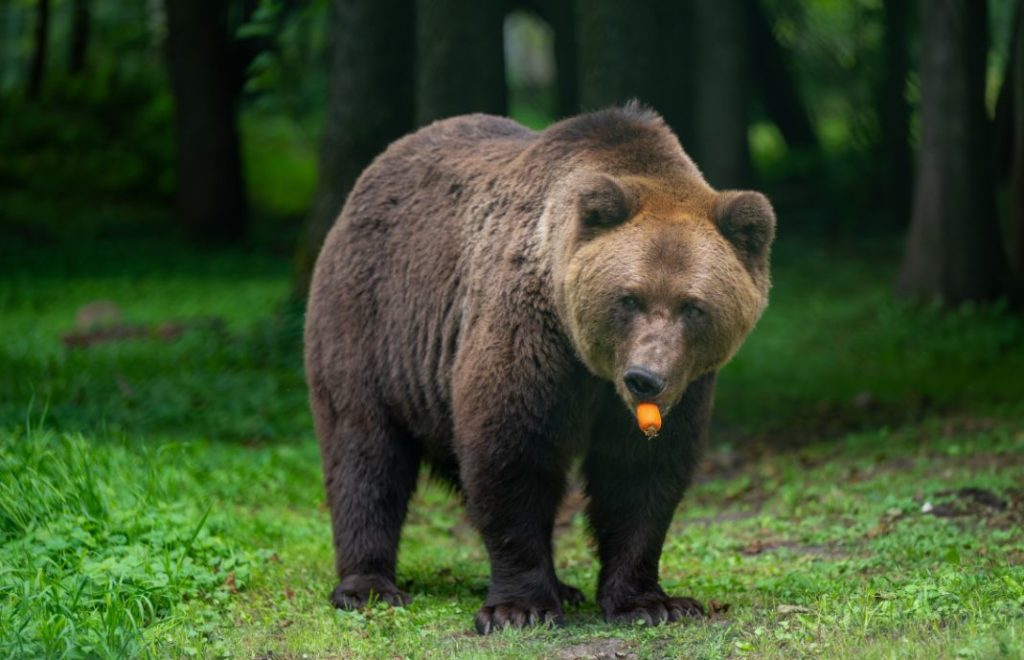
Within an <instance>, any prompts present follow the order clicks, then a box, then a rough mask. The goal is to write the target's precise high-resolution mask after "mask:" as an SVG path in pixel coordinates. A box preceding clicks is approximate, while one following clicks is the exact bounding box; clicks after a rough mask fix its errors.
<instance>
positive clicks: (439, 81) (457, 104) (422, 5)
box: [415, 0, 507, 125]
mask: <svg viewBox="0 0 1024 660" xmlns="http://www.w3.org/2000/svg"><path fill="white" fill-rule="evenodd" d="M506 8H507V5H506V3H505V2H495V1H490V0H488V1H486V2H483V1H481V0H419V1H418V2H417V3H416V11H415V13H416V120H417V122H418V123H419V124H420V125H424V124H429V123H430V122H432V121H434V120H436V119H441V118H443V117H451V116H454V115H461V114H465V113H468V112H486V113H490V114H497V115H503V114H505V112H506V106H507V98H506V97H507V90H506V85H505V50H504V39H503V23H504V19H505V9H506Z"/></svg>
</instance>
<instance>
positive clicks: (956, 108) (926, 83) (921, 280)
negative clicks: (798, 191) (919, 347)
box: [896, 0, 1009, 305]
mask: <svg viewBox="0 0 1024 660" xmlns="http://www.w3.org/2000/svg"><path fill="white" fill-rule="evenodd" d="M921 12H922V13H921V31H922V43H921V151H920V158H919V163H918V176H917V182H916V186H915V190H914V202H913V206H914V208H913V214H912V219H911V225H910V232H909V236H908V238H907V244H906V248H905V253H904V258H903V264H902V267H901V269H900V272H899V275H898V278H897V282H896V290H897V293H898V294H900V295H902V296H903V297H906V298H911V299H915V300H937V301H940V302H942V303H945V304H947V305H957V304H960V303H963V302H966V301H975V300H977V301H983V300H992V299H996V298H999V297H1002V296H1004V295H1007V294H1008V293H1009V277H1008V269H1007V265H1006V256H1005V253H1004V251H1003V245H1002V241H1001V240H1000V232H999V224H998V219H997V217H996V207H995V186H994V182H993V176H992V167H991V165H992V157H991V153H992V152H991V144H990V136H989V128H990V126H989V122H988V117H987V115H986V112H985V99H984V91H985V59H986V55H987V48H988V38H987V37H988V32H987V30H988V26H987V13H988V12H987V5H986V3H984V2H976V1H975V0H934V1H929V2H924V3H921Z"/></svg>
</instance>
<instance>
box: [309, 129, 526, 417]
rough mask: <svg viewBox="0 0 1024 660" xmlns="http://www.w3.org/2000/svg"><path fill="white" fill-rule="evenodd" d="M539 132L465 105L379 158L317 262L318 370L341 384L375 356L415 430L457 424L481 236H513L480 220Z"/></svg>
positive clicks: (313, 350) (314, 363) (313, 368)
mask: <svg viewBox="0 0 1024 660" xmlns="http://www.w3.org/2000/svg"><path fill="white" fill-rule="evenodd" d="M536 136H537V134H536V133H535V132H533V131H531V130H529V129H527V128H525V127H523V126H521V125H519V124H517V123H516V122H514V121H511V120H509V119H505V118H502V117H493V116H488V115H466V116H461V117H455V118H451V119H446V120H442V121H438V122H435V123H433V124H431V125H430V126H427V127H425V128H423V129H421V130H419V131H417V132H415V133H412V134H410V135H408V136H406V137H404V138H402V139H400V140H398V141H396V142H395V143H393V144H392V145H391V146H390V147H388V148H387V149H386V150H385V151H384V152H383V153H382V154H381V155H380V156H378V157H377V158H376V159H375V160H374V161H373V163H372V164H371V165H370V166H369V167H368V168H367V169H366V170H365V171H364V172H363V174H362V175H361V176H360V178H359V180H358V182H357V183H356V185H355V187H354V188H353V190H352V192H351V194H350V195H349V198H348V200H347V201H346V203H345V207H344V209H343V211H342V213H341V215H340V217H339V218H338V221H337V222H336V224H335V226H334V227H332V229H331V231H330V233H329V234H328V237H327V239H326V241H325V243H324V247H323V249H322V251H321V255H320V257H319V259H318V262H317V268H316V272H315V274H314V278H313V284H312V287H311V290H310V299H309V307H308V310H307V331H306V342H307V370H308V371H310V374H309V376H310V378H311V379H316V378H320V379H328V380H333V381H335V382H336V383H337V385H339V386H341V385H342V383H346V382H347V383H350V382H351V380H350V378H351V375H350V374H347V373H346V372H347V371H348V370H349V369H358V368H365V366H364V365H367V364H373V365H375V367H374V368H376V369H379V370H381V373H382V374H383V375H381V376H380V377H379V379H380V381H381V382H380V383H378V384H375V385H378V386H379V388H380V389H381V390H383V391H381V392H380V396H382V397H384V398H385V399H386V400H387V401H388V403H389V404H390V405H391V406H392V407H394V408H398V409H399V410H400V411H401V412H402V413H403V414H402V416H403V417H404V418H405V419H406V422H407V424H408V425H410V426H411V427H414V428H411V429H410V430H412V431H413V432H414V433H416V434H417V435H424V436H431V435H435V434H443V433H445V432H447V429H445V428H443V427H444V426H445V424H446V422H447V419H448V410H449V392H448V389H449V383H448V379H449V376H450V371H451V366H452V361H453V360H454V354H455V349H456V345H457V339H458V332H459V326H460V322H461V314H462V309H463V304H462V303H463V301H464V299H465V297H466V295H467V294H466V292H467V290H468V289H469V288H471V287H472V283H471V282H467V281H466V280H467V263H468V261H469V259H470V256H471V255H472V253H473V251H474V249H476V248H477V247H478V246H479V244H480V242H481V241H483V242H486V243H487V244H488V246H489V247H488V249H490V247H500V246H501V245H502V241H501V240H500V239H496V237H495V236H493V235H488V232H486V231H485V232H480V231H479V229H480V227H478V226H474V223H475V222H476V220H478V219H479V218H481V217H483V216H484V215H486V209H484V208H482V207H484V206H487V205H488V204H492V203H493V200H494V199H495V198H496V197H497V196H499V195H500V192H499V191H498V190H497V189H500V187H501V186H502V185H503V182H505V181H507V179H508V176H509V171H510V169H511V168H512V167H513V163H514V161H515V160H516V159H517V158H519V157H520V156H521V154H522V153H523V151H524V150H525V149H526V148H527V147H528V146H529V145H530V144H532V143H533V141H534V140H535V138H536ZM323 356H328V357H327V359H324V357H323ZM331 389H333V388H331ZM417 427H418V428H417Z"/></svg>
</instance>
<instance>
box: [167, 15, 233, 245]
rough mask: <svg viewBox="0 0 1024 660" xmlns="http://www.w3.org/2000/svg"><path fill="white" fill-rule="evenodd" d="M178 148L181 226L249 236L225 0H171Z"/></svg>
mask: <svg viewBox="0 0 1024 660" xmlns="http://www.w3.org/2000/svg"><path fill="white" fill-rule="evenodd" d="M166 6H167V24H168V47H169V55H170V73H171V88H172V90H173V92H174V105H175V112H174V114H175V133H176V146H177V167H176V174H177V193H178V222H179V224H180V225H181V227H182V228H183V229H184V230H185V232H186V233H187V234H188V235H190V236H191V237H192V238H194V239H201V240H215V241H224V240H231V239H237V238H239V237H241V236H242V235H243V234H244V233H245V229H246V221H247V209H246V202H245V189H244V182H243V179H242V165H241V157H240V153H239V139H238V126H237V107H236V106H237V93H238V86H237V84H236V83H237V81H236V79H235V76H234V68H233V57H232V52H231V48H230V41H229V38H230V37H229V35H228V30H227V9H228V2H227V0H166Z"/></svg>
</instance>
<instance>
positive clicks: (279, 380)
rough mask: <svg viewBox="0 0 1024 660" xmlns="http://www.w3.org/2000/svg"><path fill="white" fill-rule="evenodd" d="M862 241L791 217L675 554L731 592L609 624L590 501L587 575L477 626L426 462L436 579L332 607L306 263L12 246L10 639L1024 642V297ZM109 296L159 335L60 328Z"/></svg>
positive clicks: (481, 573)
mask: <svg viewBox="0 0 1024 660" xmlns="http://www.w3.org/2000/svg"><path fill="white" fill-rule="evenodd" d="M849 250H850V252H849V253H844V252H843V251H842V250H840V249H838V248H835V247H834V246H833V247H830V248H829V249H828V250H823V249H819V248H817V247H815V246H813V245H810V244H806V243H799V242H787V239H786V238H783V242H782V245H781V246H780V249H779V251H778V255H777V259H776V264H777V265H776V288H775V291H774V294H773V295H774V298H773V302H772V306H771V308H770V310H769V312H768V314H767V315H766V317H765V318H764V320H763V323H762V324H761V326H760V327H759V328H758V330H757V331H756V332H755V334H754V336H753V337H752V338H751V340H750V341H749V342H748V344H747V346H746V347H745V348H744V350H743V351H742V352H741V354H740V355H739V356H738V357H737V358H736V360H735V362H734V363H733V364H732V365H731V366H729V367H728V368H727V369H726V370H725V372H724V373H723V375H722V378H721V386H720V391H719V397H718V406H717V413H716V421H715V426H714V429H713V446H712V449H711V451H710V452H709V457H708V460H707V465H706V469H705V470H704V472H703V474H702V476H701V480H700V483H699V484H698V485H697V486H695V488H694V489H693V490H692V491H691V493H690V495H689V496H688V497H687V500H686V501H685V502H684V504H683V506H682V507H681V509H680V511H679V513H678V515H677V516H676V520H675V523H674V525H673V528H672V531H671V533H670V535H669V541H668V543H667V545H666V548H665V554H664V557H663V561H662V575H663V579H664V583H665V586H666V587H667V588H668V589H669V590H670V591H675V592H679V593H681V594H688V595H693V596H696V597H697V598H699V599H702V600H705V601H715V604H716V608H715V609H716V613H715V614H714V615H713V616H712V617H711V618H710V619H709V620H707V621H706V622H702V623H688V624H682V625H673V626H664V627H659V628H654V629H644V628H621V627H612V626H609V625H606V624H605V623H603V622H602V621H601V619H600V617H599V614H598V611H597V608H596V606H595V605H594V604H593V591H594V582H595V579H596V575H597V571H598V566H597V564H596V562H595V559H594V557H593V553H592V551H591V548H590V546H589V544H588V540H587V535H586V530H585V523H584V521H583V520H582V516H580V515H577V512H578V509H579V502H578V501H572V502H570V504H569V506H567V507H566V509H565V512H564V515H563V516H562V518H561V519H560V524H559V529H558V536H557V541H556V545H557V563H558V567H559V570H560V573H561V575H562V577H563V579H565V580H567V581H569V582H571V583H574V584H577V585H578V586H580V587H581V588H583V589H584V591H585V592H586V593H587V595H588V598H589V599H590V600H589V602H588V603H587V604H585V605H584V606H583V607H582V608H581V609H579V610H577V611H573V612H570V613H569V615H568V617H567V625H566V626H565V627H564V628H562V629H560V630H547V629H540V630H529V631H522V632H520V631H507V632H504V633H501V634H498V635H495V636H492V637H488V638H480V637H477V636H476V635H475V634H472V633H471V632H470V630H471V622H472V616H473V613H474V612H475V610H476V608H477V607H478V606H479V604H480V602H481V599H482V598H483V595H484V593H485V590H486V585H487V565H486V562H485V560H484V552H483V549H482V545H481V544H480V542H479V540H478V539H477V537H476V535H475V533H474V532H473V531H472V529H471V528H470V527H469V525H468V524H467V522H466V521H465V518H464V515H463V513H462V509H461V506H460V505H459V504H458V502H457V501H456V500H455V498H453V497H452V496H451V495H450V494H449V493H447V492H446V491H445V490H444V489H442V488H440V487H438V486H436V485H432V484H430V483H428V482H426V481H424V483H423V487H422V488H421V490H420V491H419V493H418V494H417V496H416V500H415V502H414V505H413V507H412V512H411V514H410V519H409V522H408V524H407V527H406V529H405V533H404V537H403V542H402V548H401V560H400V568H399V573H400V580H401V581H402V582H403V583H405V584H406V585H407V587H408V588H409V589H410V590H411V592H412V593H413V594H414V596H415V598H416V600H415V602H414V603H413V604H412V605H411V606H410V607H408V608H405V609H387V608H384V607H372V608H370V609H368V610H367V611H364V612H354V613H340V612H336V611H334V610H332V609H331V608H330V607H329V605H328V603H327V600H326V597H327V594H328V592H329V589H330V588H331V586H333V582H332V579H333V577H332V574H331V573H332V571H331V549H330V540H329V529H328V524H327V515H326V512H325V510H324V506H323V497H322V493H321V486H320V476H319V460H318V455H317V451H316V446H315V441H314V439H313V436H312V432H311V424H310V419H309V415H308V413H307V410H306V403H305V392H304V387H303V384H302V375H301V371H300V367H301V365H300V360H299V342H298V338H299V334H298V330H299V323H298V322H297V321H296V320H294V319H293V320H291V321H289V320H284V321H282V320H273V319H274V318H275V317H274V316H273V315H272V312H273V311H274V310H275V309H276V308H277V306H278V304H279V301H280V300H281V299H282V297H283V296H284V294H285V293H286V291H287V277H288V266H289V264H288V262H287V259H286V258H281V257H277V256H274V255H273V254H271V253H265V252H262V251H254V252H216V253H204V254H196V253H193V252H189V251H187V250H185V249H183V248H180V247H176V246H175V244H174V243H173V242H168V241H166V240H163V239H161V238H159V237H158V238H155V239H151V240H149V241H140V240H127V239H117V238H106V239H104V238H96V239H95V240H93V241H91V242H89V243H87V244H85V245H84V246H78V247H76V248H75V249H69V248H68V247H65V246H60V245H58V246H55V247H53V248H52V249H49V250H46V251H41V250H38V249H37V250H27V249H24V248H23V247H20V246H19V245H17V244H16V243H12V242H8V243H5V245H4V247H2V248H0V282H2V285H0V655H4V656H8V655H18V656H39V655H64V654H67V655H73V656H81V655H100V656H124V655H133V656H134V655H143V654H147V653H149V654H153V655H159V656H164V655H193V654H198V655H203V656H221V655H233V656H242V657H252V656H258V657H304V656H306V655H308V656H311V657H321V656H335V657H337V656H359V657H361V656H372V657H378V656H379V657H385V656H386V657H394V656H431V657H435V656H455V655H459V656H470V657H524V656H525V657H532V656H536V657H551V656H562V657H600V656H607V657H628V656H629V655H630V654H635V655H636V656H638V657H680V656H683V657H696V656H699V657H722V656H758V657H760V656H768V657H790V656H793V655H803V656H836V655H840V656H864V657H904V656H912V657H927V658H931V657H940V656H944V657H953V656H963V657H986V658H987V657H999V656H1004V657H1022V656H1024V531H1022V530H1024V379H1022V378H1021V377H1020V374H1021V373H1024V321H1022V320H1021V319H1020V318H1019V317H1017V318H1014V317H1012V316H1011V315H1010V314H1008V313H1006V312H1005V311H1003V310H1000V309H998V308H978V309H967V310H963V311H960V312H955V313H941V312H939V311H937V310H931V309H923V310H921V309H911V308H908V307H905V306H901V305H898V304H895V303H893V302H891V301H890V300H889V297H888V291H887V286H888V282H889V281H890V278H891V275H892V267H893V263H894V258H895V254H894V248H893V246H892V245H891V244H890V243H887V242H880V243H878V244H871V243H862V244H858V246H857V247H856V250H854V249H853V248H850V249H849ZM96 300H111V301H113V302H114V303H115V304H116V306H117V307H118V309H119V311H120V313H121V314H122V315H123V319H122V323H124V324H128V325H130V326H132V327H134V328H143V330H142V331H141V333H140V334H142V335H144V336H141V337H136V338H131V339H113V340H106V339H109V338H107V337H104V336H101V335H95V334H93V335H90V334H88V333H86V334H79V335H77V337H78V341H79V343H85V344H86V346H79V347H69V346H68V345H66V342H67V341H72V340H74V337H72V338H71V339H70V340H69V339H67V338H66V337H65V335H67V333H70V332H73V331H75V323H76V321H75V315H76V310H79V309H80V308H81V307H82V306H83V305H85V304H87V303H90V302H93V301H96ZM108 313H109V308H108ZM277 318H284V319H288V318H290V317H289V316H288V315H283V316H279V317H277ZM167 324H171V325H167ZM171 335H173V336H174V337H173V338H172V339H167V337H168V336H171ZM617 654H618V655H617Z"/></svg>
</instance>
